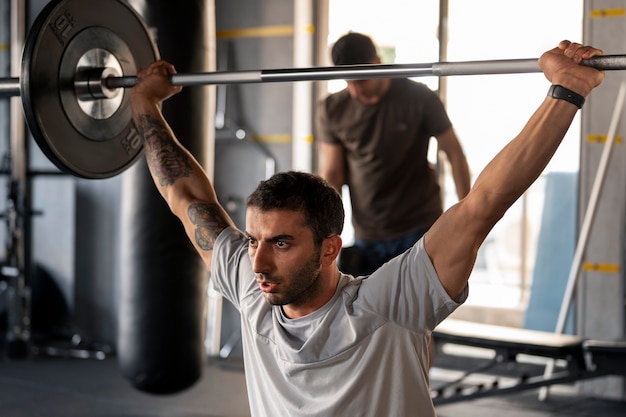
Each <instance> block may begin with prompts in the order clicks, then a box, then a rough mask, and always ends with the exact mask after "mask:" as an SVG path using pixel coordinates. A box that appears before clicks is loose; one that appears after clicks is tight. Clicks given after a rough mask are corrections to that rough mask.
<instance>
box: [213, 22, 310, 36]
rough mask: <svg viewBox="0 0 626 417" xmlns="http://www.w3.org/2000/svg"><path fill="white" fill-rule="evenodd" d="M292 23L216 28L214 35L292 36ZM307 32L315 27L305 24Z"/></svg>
mask: <svg viewBox="0 0 626 417" xmlns="http://www.w3.org/2000/svg"><path fill="white" fill-rule="evenodd" d="M293 32H294V31H293V25H276V26H264V27H257V28H241V29H230V30H218V31H217V33H216V37H217V38H218V39H226V38H271V37H277V36H292V35H293ZM306 32H307V33H314V32H315V27H314V26H313V25H307V27H306Z"/></svg>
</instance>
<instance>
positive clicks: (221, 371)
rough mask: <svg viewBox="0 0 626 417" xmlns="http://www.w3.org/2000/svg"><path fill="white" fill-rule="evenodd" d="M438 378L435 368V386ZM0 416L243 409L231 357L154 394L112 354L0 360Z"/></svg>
mask: <svg viewBox="0 0 626 417" xmlns="http://www.w3.org/2000/svg"><path fill="white" fill-rule="evenodd" d="M438 374H439V373H438V372H437V368H435V369H434V370H433V375H434V376H433V380H434V381H433V384H434V383H435V382H437V381H436V377H437V375H438ZM437 411H438V414H439V416H440V417H452V416H463V417H474V416H476V417H491V416H503V415H506V416H509V417H541V416H546V417H547V416H552V417H564V416H570V417H582V416H585V417H587V416H588V417H592V416H593V417H598V416H602V417H617V416H626V403H624V402H616V401H608V400H600V399H594V398H586V397H581V396H579V395H578V394H577V393H576V390H575V389H573V387H570V386H562V387H558V386H557V387H555V388H553V389H552V390H551V395H550V396H549V398H548V400H546V401H539V400H538V396H537V391H536V390H531V391H524V392H521V393H516V394H512V395H507V396H502V397H489V398H483V399H478V400H472V401H466V402H461V403H453V404H448V405H444V406H439V407H438V408H437ZM0 416H1V417H39V416H45V417H79V416H80V417H149V416H150V417H161V416H163V417H165V416H167V417H217V416H221V417H245V416H249V410H248V406H247V399H246V389H245V383H244V376H243V371H242V367H241V363H240V361H239V360H237V359H233V360H229V361H226V362H224V361H215V360H214V361H208V363H207V367H206V369H205V371H204V373H203V377H202V378H201V380H200V381H198V383H197V384H196V385H194V386H193V387H191V388H190V389H188V390H186V391H184V392H182V393H179V394H174V395H167V396H157V395H150V394H145V393H142V392H140V391H138V390H136V389H135V388H133V387H132V386H130V384H129V383H128V382H127V381H126V380H125V379H124V378H123V376H122V375H121V373H120V370H119V368H118V365H117V361H116V358H114V357H109V358H106V359H104V360H94V359H59V358H44V357H33V358H29V359H23V360H3V361H0ZM271 417H275V416H271Z"/></svg>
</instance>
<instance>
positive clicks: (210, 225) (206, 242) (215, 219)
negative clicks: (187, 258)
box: [187, 203, 228, 250]
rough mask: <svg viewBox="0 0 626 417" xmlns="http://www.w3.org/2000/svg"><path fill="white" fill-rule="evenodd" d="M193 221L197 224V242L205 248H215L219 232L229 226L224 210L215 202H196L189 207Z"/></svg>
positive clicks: (188, 213)
mask: <svg viewBox="0 0 626 417" xmlns="http://www.w3.org/2000/svg"><path fill="white" fill-rule="evenodd" d="M187 215H188V216H189V220H191V223H193V224H194V225H196V233H195V237H196V243H197V244H198V246H199V247H200V248H202V249H204V250H213V244H214V243H215V241H216V240H217V237H218V236H219V234H220V233H221V232H222V231H223V230H224V229H226V228H227V227H228V223H227V222H226V221H225V220H224V218H223V216H222V210H221V208H220V206H219V205H218V204H215V203H194V204H191V205H190V206H189V208H188V209H187Z"/></svg>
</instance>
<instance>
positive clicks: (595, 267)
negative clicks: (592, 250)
mask: <svg viewBox="0 0 626 417" xmlns="http://www.w3.org/2000/svg"><path fill="white" fill-rule="evenodd" d="M583 270H584V271H587V272H605V273H610V274H615V273H618V272H619V270H620V268H619V265H618V264H600V263H594V262H587V263H585V264H584V265H583Z"/></svg>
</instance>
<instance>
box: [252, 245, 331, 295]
mask: <svg viewBox="0 0 626 417" xmlns="http://www.w3.org/2000/svg"><path fill="white" fill-rule="evenodd" d="M320 254H321V248H318V249H317V250H316V251H315V253H313V255H312V256H311V257H310V258H309V259H308V260H307V261H306V262H305V263H304V264H303V265H302V266H301V267H300V268H298V269H297V270H295V271H294V272H293V273H290V274H289V276H287V277H278V278H280V286H279V288H280V291H279V292H276V293H266V294H264V295H265V300H266V301H267V302H268V303H270V304H272V305H287V304H293V305H294V306H299V305H305V304H306V303H307V302H308V300H310V299H312V298H314V297H315V295H316V294H317V293H318V291H319V288H320V284H321V283H320V280H319V278H320V275H321V267H320ZM272 278H273V277H272ZM271 280H273V279H271Z"/></svg>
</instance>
